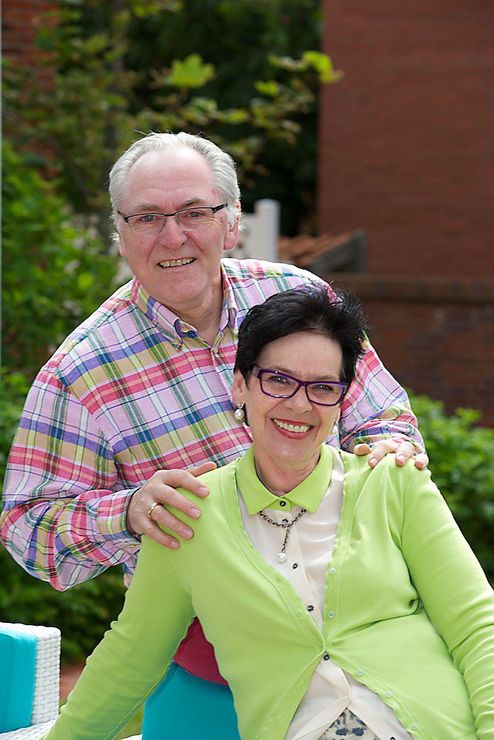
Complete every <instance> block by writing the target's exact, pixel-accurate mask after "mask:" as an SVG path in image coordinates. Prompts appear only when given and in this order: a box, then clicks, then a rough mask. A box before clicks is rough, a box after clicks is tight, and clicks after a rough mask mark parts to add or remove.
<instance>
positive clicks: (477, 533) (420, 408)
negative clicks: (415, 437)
mask: <svg viewBox="0 0 494 740" xmlns="http://www.w3.org/2000/svg"><path fill="white" fill-rule="evenodd" d="M411 402H412V407H413V410H414V412H415V414H416V415H417V418H418V420H419V428H420V430H421V432H422V434H423V436H424V439H425V444H426V447H427V452H428V454H429V457H430V466H429V467H430V470H431V473H432V477H433V479H434V481H435V482H436V484H437V486H438V487H439V489H440V491H441V493H442V494H443V496H444V498H445V499H446V501H447V502H448V505H449V506H450V508H451V510H452V511H453V514H454V515H455V518H456V520H457V522H458V524H459V525H460V527H461V529H462V532H463V534H464V535H465V537H466V538H467V540H468V541H469V543H470V545H471V546H472V548H473V550H474V551H475V554H476V555H477V557H478V558H479V560H480V562H481V563H482V566H483V568H484V570H485V571H486V573H487V575H488V577H489V578H490V580H491V581H493V580H494V549H493V547H492V533H493V531H494V429H489V428H485V427H480V426H476V423H477V422H478V421H479V419H480V416H481V414H480V412H478V411H475V410H473V409H461V408H460V409H457V410H456V411H455V413H454V414H452V415H450V416H448V415H446V414H445V412H444V405H443V404H442V403H441V402H440V401H433V400H431V399H430V398H427V397H425V396H412V398H411Z"/></svg>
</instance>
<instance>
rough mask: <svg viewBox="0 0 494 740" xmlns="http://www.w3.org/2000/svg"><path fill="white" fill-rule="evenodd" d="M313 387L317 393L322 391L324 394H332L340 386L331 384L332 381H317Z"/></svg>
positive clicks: (338, 389)
mask: <svg viewBox="0 0 494 740" xmlns="http://www.w3.org/2000/svg"><path fill="white" fill-rule="evenodd" d="M313 388H314V390H315V391H316V392H317V393H324V394H326V395H334V394H335V393H339V391H340V388H339V387H338V386H337V385H332V383H317V385H314V386H313Z"/></svg>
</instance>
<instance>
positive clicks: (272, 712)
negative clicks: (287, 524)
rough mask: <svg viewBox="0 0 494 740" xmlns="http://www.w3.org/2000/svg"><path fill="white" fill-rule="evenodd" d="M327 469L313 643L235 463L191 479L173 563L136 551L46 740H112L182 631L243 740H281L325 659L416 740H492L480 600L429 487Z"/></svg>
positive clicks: (481, 584)
mask: <svg viewBox="0 0 494 740" xmlns="http://www.w3.org/2000/svg"><path fill="white" fill-rule="evenodd" d="M334 454H341V455H342V458H343V461H344V465H345V469H346V475H345V483H344V497H343V506H342V512H341V519H340V524H339V528H338V535H337V542H336V545H335V548H334V552H333V554H332V557H331V561H330V563H329V567H328V571H327V580H326V597H325V609H324V625H323V629H322V631H319V629H318V628H317V626H316V624H315V623H314V621H313V619H312V617H311V616H310V614H308V613H307V611H306V609H305V606H304V604H303V603H302V601H301V600H300V598H299V596H298V594H297V593H296V591H295V590H294V589H293V588H292V586H291V585H290V584H289V583H288V581H286V580H285V579H284V578H283V577H282V576H281V575H280V574H279V573H278V572H277V571H276V570H275V569H274V568H272V567H271V566H269V565H268V564H267V563H266V562H265V561H264V559H263V557H262V556H261V555H260V554H259V553H258V552H257V550H256V549H255V548H254V546H253V545H252V544H251V541H250V540H249V538H248V536H247V534H246V533H245V530H244V528H243V526H242V520H241V515H240V510H239V506H238V500H237V486H236V482H237V481H238V482H239V485H240V488H242V480H244V481H246V480H248V479H249V476H251V475H252V453H247V455H246V456H245V457H244V458H241V460H240V461H237V462H234V463H231V464H229V465H227V466H226V467H224V468H221V469H219V470H215V471H213V472H211V473H208V474H207V475H205V476H204V478H203V479H204V482H205V483H206V484H207V485H208V486H209V488H210V490H211V493H210V496H209V497H208V499H207V500H205V501H204V504H203V505H202V516H201V518H200V520H199V521H198V522H197V523H196V525H195V535H194V537H193V539H192V540H190V541H187V542H184V543H183V544H182V546H181V548H180V549H179V550H178V551H176V552H171V551H169V550H167V549H165V548H164V547H162V546H160V545H158V544H157V543H156V542H154V541H153V540H150V539H148V538H144V539H143V543H142V548H141V553H140V556H139V560H138V565H137V570H136V573H135V576H134V579H133V581H132V584H131V587H130V588H129V591H128V593H127V596H126V599H125V606H124V609H123V611H122V613H121V615H120V617H119V619H118V621H116V622H114V623H113V625H112V629H111V631H110V632H107V634H106V636H105V638H104V640H103V642H102V643H101V644H100V645H99V647H98V648H97V649H96V651H95V652H94V654H93V655H92V656H91V657H90V658H89V660H88V663H87V667H86V669H85V671H84V673H83V676H82V678H81V680H80V682H79V684H78V686H77V688H76V690H75V691H74V692H73V694H72V696H71V698H70V699H69V702H68V705H67V706H66V708H65V709H64V710H63V712H62V718H61V719H60V720H59V721H58V722H57V724H56V726H55V728H54V729H53V730H52V731H51V732H50V733H49V735H48V740H83V739H84V740H90V739H91V740H104V739H106V738H112V737H113V736H114V734H115V733H116V732H117V731H118V730H119V729H120V728H121V727H122V726H123V725H124V724H125V723H126V722H127V721H128V720H129V718H130V717H131V716H132V715H133V713H134V712H135V710H136V708H137V707H138V705H139V704H140V703H141V702H142V701H143V699H144V698H145V697H146V696H147V695H148V694H149V693H150V692H151V691H152V689H153V688H154V687H155V685H156V684H157V683H158V681H159V680H160V678H161V677H162V675H163V672H164V670H165V669H166V667H167V666H168V664H169V661H170V660H171V658H172V656H173V654H174V652H175V649H176V647H177V646H178V644H179V642H180V640H181V639H182V637H183V636H184V634H185V633H186V631H187V628H188V625H189V623H190V621H191V620H192V618H193V616H194V615H197V616H198V617H199V619H200V620H201V623H202V626H203V628H204V631H205V634H206V636H207V638H208V639H209V640H210V641H211V642H212V643H213V645H214V647H215V651H216V656H217V659H218V663H219V667H220V670H221V672H222V674H223V676H224V677H225V678H226V679H227V681H228V682H229V684H230V687H231V689H232V691H233V694H234V697H235V706H236V710H237V714H238V719H239V729H240V734H241V736H242V738H243V740H254V738H256V739H259V740H260V739H261V738H262V739H263V740H282V738H284V737H285V734H286V731H287V728H288V726H289V724H290V722H291V719H292V717H293V715H294V713H295V711H296V709H297V706H298V705H299V703H300V701H301V699H302V697H303V696H304V693H305V692H306V690H307V688H308V686H309V683H310V681H311V677H312V674H313V672H314V670H315V668H316V666H317V664H318V663H319V661H320V660H322V659H324V656H325V655H329V656H331V658H332V660H334V661H335V662H336V663H337V664H338V665H339V666H341V667H342V668H343V669H344V670H346V671H348V672H349V673H350V674H351V675H352V676H354V677H355V678H356V679H357V680H358V681H360V682H362V683H365V684H366V685H367V686H368V687H369V688H370V689H371V690H372V691H374V692H376V693H377V694H379V695H380V696H381V697H382V698H383V700H384V701H385V702H386V703H388V704H389V705H390V706H391V707H392V708H393V710H394V711H395V713H396V715H397V717H398V718H399V719H400V721H401V722H402V724H403V725H404V727H405V728H406V729H407V730H408V731H409V732H410V733H411V735H412V736H413V737H414V738H420V740H473V738H482V740H487V738H490V739H491V740H492V738H493V737H494V598H493V594H492V590H491V589H490V587H489V584H488V583H487V581H486V578H485V576H484V574H483V573H482V570H481V568H480V566H479V564H478V562H477V560H476V559H475V557H474V555H473V553H472V551H471V550H470V548H469V546H468V545H467V543H466V542H465V540H464V538H463V537H462V535H461V533H460V531H459V529H458V528H457V526H456V524H455V522H454V520H453V518H452V516H451V514H450V511H449V509H448V508H447V506H446V504H445V503H444V501H443V499H442V497H441V495H440V493H439V492H438V490H437V488H436V487H435V485H434V484H433V483H432V482H431V479H430V474H429V472H428V471H418V470H417V469H416V468H415V467H414V466H413V465H412V464H411V463H409V464H407V465H406V466H405V467H404V468H399V467H397V466H396V465H395V462H394V459H393V457H392V456H388V457H387V458H386V459H385V460H384V461H383V462H381V463H380V464H379V465H378V466H377V467H376V468H375V469H373V470H371V469H370V468H369V466H368V464H367V460H366V458H365V457H364V458H359V457H356V456H354V455H350V454H346V453H340V452H336V451H332V450H330V449H329V448H327V447H324V448H323V454H322V457H321V460H320V463H319V465H318V466H317V467H318V468H319V467H320V465H321V464H324V465H332V459H333V457H332V456H333V455H334ZM316 470H317V468H316ZM312 475H314V473H313V474H312ZM259 485H260V484H259ZM192 709H193V708H191V711H192Z"/></svg>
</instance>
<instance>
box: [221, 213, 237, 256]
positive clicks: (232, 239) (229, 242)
mask: <svg viewBox="0 0 494 740" xmlns="http://www.w3.org/2000/svg"><path fill="white" fill-rule="evenodd" d="M240 216H241V212H240V203H237V206H236V213H235V221H234V222H233V223H232V224H230V225H229V226H228V231H227V232H226V236H225V241H224V243H223V249H224V250H225V251H228V250H229V249H235V247H236V246H237V244H238V234H239V231H240Z"/></svg>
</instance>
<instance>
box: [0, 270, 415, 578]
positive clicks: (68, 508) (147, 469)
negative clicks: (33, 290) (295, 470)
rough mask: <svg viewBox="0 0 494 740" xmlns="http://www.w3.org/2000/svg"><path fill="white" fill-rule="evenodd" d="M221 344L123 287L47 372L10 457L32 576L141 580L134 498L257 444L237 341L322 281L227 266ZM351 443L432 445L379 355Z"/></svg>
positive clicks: (14, 512) (10, 479)
mask: <svg viewBox="0 0 494 740" xmlns="http://www.w3.org/2000/svg"><path fill="white" fill-rule="evenodd" d="M222 271H223V285H224V308H223V312H222V316H221V321H220V328H219V332H218V335H217V337H216V341H215V343H214V345H213V347H209V346H208V345H206V344H205V343H204V342H203V341H202V340H201V339H200V338H199V337H197V335H196V333H195V331H194V329H193V327H190V326H188V325H184V324H183V323H182V322H181V321H180V320H179V319H178V318H177V317H176V316H175V315H174V314H173V313H171V312H170V311H169V310H168V309H167V308H165V307H164V306H163V305H161V304H159V303H157V302H156V301H155V300H154V299H152V298H150V297H149V296H147V295H146V293H145V292H144V290H143V289H142V287H141V286H139V284H138V283H137V282H136V281H132V282H130V283H129V284H127V285H125V286H123V287H122V288H120V289H119V290H118V291H117V292H116V293H115V294H114V295H113V296H112V297H110V298H109V299H108V300H107V301H106V302H105V303H104V304H103V305H102V306H101V307H100V308H99V309H98V311H96V313H94V314H93V315H92V316H90V317H89V318H88V319H87V320H86V321H85V322H84V323H83V324H81V325H80V326H79V327H78V328H77V329H76V330H75V331H74V332H73V333H72V334H71V335H70V336H69V337H68V338H67V339H66V340H65V342H64V343H63V344H62V345H61V347H60V348H59V349H58V350H57V352H56V353H55V354H54V355H53V357H52V358H51V359H50V360H49V362H48V363H47V364H46V365H45V367H43V368H42V370H41V371H40V373H39V374H38V376H37V378H36V380H35V382H34V384H33V387H32V389H31V391H30V393H29V395H28V398H27V400H26V405H25V408H24V412H23V414H22V418H21V421H20V425H19V430H18V433H17V436H16V438H15V441H14V445H13V447H12V451H11V454H10V458H9V465H8V472H7V477H6V482H5V492H4V500H3V506H4V509H3V513H2V515H1V519H0V522H1V536H2V539H3V541H4V542H5V545H6V546H7V548H8V549H9V551H10V552H11V553H12V555H13V556H14V557H15V559H16V560H17V561H18V562H19V563H20V564H21V565H22V566H23V567H24V568H26V570H27V571H29V572H30V573H31V574H33V575H35V576H37V577H38V578H41V579H43V580H47V581H50V583H51V584H52V585H53V586H54V587H55V588H58V589H65V588H68V587H69V586H71V585H73V584H75V583H80V582H82V581H85V580H87V579H88V578H91V577H93V576H96V575H97V574H98V573H100V572H101V571H102V570H104V569H105V568H107V567H108V566H110V565H116V564H118V563H120V564H122V565H123V567H124V570H125V571H126V574H127V575H129V574H131V573H132V571H133V569H134V565H135V560H136V551H137V549H138V543H137V542H136V540H135V539H134V538H133V537H132V536H131V535H130V534H129V533H128V531H127V529H126V516H125V512H126V507H127V501H128V498H129V496H131V495H132V493H133V492H134V491H135V489H136V488H138V487H139V486H140V485H142V484H143V483H144V481H146V480H147V479H148V478H149V477H150V476H151V475H152V474H153V473H154V472H155V471H156V470H160V469H167V468H186V467H190V466H192V465H196V464H198V463H200V462H202V461H205V460H213V461H214V462H216V463H217V464H218V465H224V464H225V463H228V462H230V461H231V460H233V459H235V458H236V457H238V456H239V455H241V454H242V453H243V452H244V451H245V449H246V448H247V447H248V445H249V444H250V437H249V433H248V428H246V427H244V426H243V425H242V424H239V423H238V422H237V421H236V420H235V419H234V416H233V411H234V406H233V404H232V401H231V391H230V389H231V383H232V374H233V362H234V357H235V340H236V336H237V332H238V327H239V326H240V324H241V322H242V320H243V318H244V316H245V314H246V313H247V311H248V309H249V308H250V307H251V306H253V305H255V304H257V303H260V302H262V301H263V300H264V299H265V298H267V297H268V296H269V295H272V294H273V293H276V292H279V291H282V290H286V289H288V288H292V287H296V286H297V285H301V284H303V283H306V282H307V281H313V280H317V279H318V278H315V276H314V275H312V274H310V273H308V272H305V271H302V270H299V269H297V268H295V267H291V266H288V265H275V264H270V263H263V262H259V261H255V260H244V261H238V260H233V259H226V260H224V261H223V263H222ZM339 432H340V433H339V439H336V437H333V438H331V439H330V440H328V441H329V443H331V444H339V443H340V442H341V444H342V446H344V447H345V448H347V449H351V448H352V447H353V445H354V444H355V443H356V442H358V441H375V440H376V439H378V438H382V437H383V436H384V437H386V436H393V437H407V438H411V439H412V440H414V441H416V442H417V443H419V444H421V438H420V435H419V433H418V431H417V428H416V420H415V417H414V416H413V413H412V412H411V410H410V407H409V404H408V399H407V396H406V394H405V392H404V391H403V389H402V388H401V387H400V386H399V385H398V384H397V383H396V381H395V380H394V379H393V378H392V377H391V375H390V374H389V373H388V372H387V371H386V370H385V368H384V367H383V365H382V364H381V362H380V360H379V358H378V357H377V355H376V354H375V352H374V350H373V349H372V347H370V346H369V347H368V349H367V352H366V354H365V356H364V357H363V359H362V360H361V361H360V364H359V367H358V375H357V378H356V380H355V382H354V383H353V384H352V386H351V388H350V390H349V392H348V394H347V396H346V397H345V400H344V404H343V408H342V416H341V422H340V430H339Z"/></svg>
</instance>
